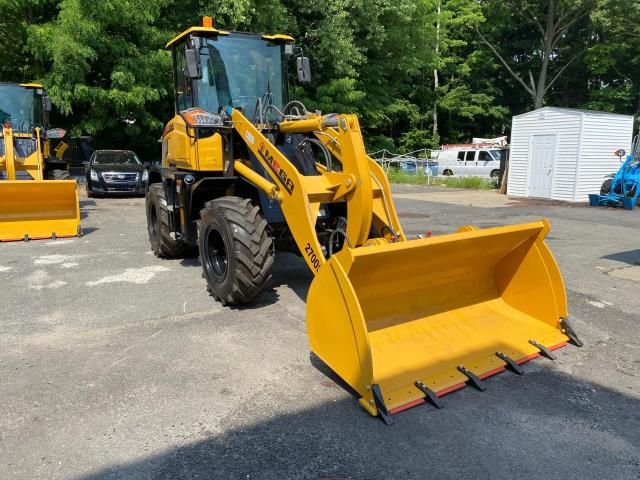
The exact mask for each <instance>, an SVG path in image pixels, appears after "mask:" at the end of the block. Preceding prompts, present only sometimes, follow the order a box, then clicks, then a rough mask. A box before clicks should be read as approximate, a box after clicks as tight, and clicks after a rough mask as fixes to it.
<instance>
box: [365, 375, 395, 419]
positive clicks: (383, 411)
mask: <svg viewBox="0 0 640 480" xmlns="http://www.w3.org/2000/svg"><path fill="white" fill-rule="evenodd" d="M371 393H372V394H373V401H374V402H375V404H376V408H377V409H378V414H379V415H380V418H382V420H383V421H384V423H385V424H387V425H393V424H394V423H395V422H394V420H393V418H391V414H390V413H389V410H388V409H387V406H386V405H385V404H384V398H382V391H380V386H379V385H377V384H375V383H374V384H373V385H371Z"/></svg>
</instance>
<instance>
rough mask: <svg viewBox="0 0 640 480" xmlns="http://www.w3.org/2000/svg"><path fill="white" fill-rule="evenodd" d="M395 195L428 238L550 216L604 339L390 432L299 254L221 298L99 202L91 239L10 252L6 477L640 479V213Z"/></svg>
mask: <svg viewBox="0 0 640 480" xmlns="http://www.w3.org/2000/svg"><path fill="white" fill-rule="evenodd" d="M394 195H395V198H396V206H397V209H398V212H399V214H400V217H401V221H402V224H403V226H404V228H405V231H406V232H407V234H409V235H412V236H414V235H417V234H424V233H425V232H427V231H431V232H432V233H433V234H434V235H437V234H442V233H448V232H452V231H454V230H455V229H456V228H457V227H458V226H460V225H466V224H476V225H478V226H480V227H489V226H495V225H503V224H510V223H520V222H524V221H528V220H533V219H537V218H540V217H547V218H549V219H550V221H551V224H552V229H551V232H550V234H549V236H548V244H549V245H550V247H551V249H552V251H553V252H554V254H555V256H556V258H557V260H558V262H559V264H560V268H561V270H562V272H563V275H564V280H565V283H566V287H567V294H568V299H569V310H570V314H571V318H572V319H573V324H574V327H575V329H576V330H577V332H578V333H579V335H580V337H581V338H582V340H583V341H584V343H585V346H584V347H583V348H576V347H573V346H568V347H566V348H563V349H560V350H558V351H557V360H556V361H554V362H552V361H549V360H546V359H544V358H539V359H536V360H534V361H531V362H529V363H527V364H525V366H524V369H525V371H526V374H525V375H524V376H517V375H514V374H511V373H508V372H507V373H503V374H500V375H497V376H494V377H491V378H490V379H488V380H487V381H486V383H487V386H488V389H487V390H486V391H485V392H479V391H477V390H474V389H472V388H465V389H463V390H460V391H458V392H455V393H453V394H451V395H448V396H446V397H444V399H443V400H444V403H445V408H444V409H442V410H436V409H435V408H432V407H430V406H429V405H421V406H418V407H415V408H412V409H410V410H407V411H405V412H402V413H400V414H398V415H397V416H396V417H395V419H396V423H395V425H393V426H390V427H387V426H385V425H384V424H383V422H381V421H380V420H378V419H375V418H373V417H370V416H369V415H368V414H367V413H366V412H365V411H364V410H362V409H361V408H360V407H359V405H358V402H357V399H355V398H354V397H353V396H351V395H350V394H349V393H348V392H347V391H345V390H344V389H343V388H341V387H340V385H339V384H338V383H337V382H336V381H335V379H334V378H333V375H332V373H331V372H330V371H328V370H327V369H326V367H324V366H323V365H322V364H320V362H319V361H317V359H315V358H314V357H313V356H312V355H310V353H309V347H308V342H307V337H306V333H305V298H306V294H307V290H308V287H309V284H310V282H311V280H312V276H311V274H310V273H309V272H308V271H307V267H306V266H305V264H304V262H303V261H302V260H301V259H300V258H298V257H296V256H294V255H290V254H278V256H277V259H276V264H275V267H274V272H273V279H272V282H271V284H270V286H269V288H268V289H267V291H265V292H264V294H263V295H262V296H261V297H260V298H259V299H258V302H257V303H256V304H255V305H253V306H251V307H245V308H226V307H222V306H220V305H219V304H218V303H216V302H215V301H214V300H213V298H212V297H210V296H209V294H208V293H207V291H206V288H205V283H204V280H203V279H202V278H201V268H200V264H199V261H198V259H197V258H193V257H189V258H185V259H176V260H161V259H157V258H156V257H154V256H153V255H152V254H151V252H150V250H149V244H148V240H147V233H146V225H145V218H144V208H143V205H144V200H143V199H140V198H120V199H87V198H83V199H82V200H81V210H82V223H83V226H84V229H85V232H86V235H85V236H84V237H82V238H76V239H59V240H55V241H54V240H49V241H48V240H43V241H32V242H28V243H24V242H16V243H6V244H1V245H0V303H1V304H2V305H3V307H4V308H3V315H2V316H1V317H0V405H1V407H2V408H0V478H3V479H4V478H6V479H25V480H27V479H35V478H46V479H86V480H89V479H91V480H103V479H120V478H122V479H176V478H207V479H249V478H255V479H274V480H276V479H277V480H283V479H307V478H308V479H333V480H336V479H370V480H373V479H376V480H378V479H424V478H451V479H514V478H518V479H541V478H545V479H556V478H557V479H560V478H562V479H573V478H575V479H591V478H593V479H596V478H597V479H601V478H607V479H638V478H640V414H639V413H638V412H640V376H639V375H638V369H640V326H639V325H640V314H639V313H638V312H640V296H639V295H638V292H639V291H640V241H639V237H638V232H639V231H640V209H639V210H636V211H631V212H630V211H625V210H622V209H617V210H616V209H610V208H590V207H586V206H570V205H551V204H549V203H546V202H538V203H533V202H522V201H517V200H513V199H507V198H506V197H504V196H500V195H498V194H497V193H495V192H486V191H482V192H477V191H464V190H453V191H452V190H440V189H437V188H435V189H433V188H432V189H425V188H422V187H411V186H395V187H394ZM464 288H465V285H464V284H461V285H460V289H461V290H463V289H464Z"/></svg>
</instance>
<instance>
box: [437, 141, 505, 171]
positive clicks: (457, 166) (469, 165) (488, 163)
mask: <svg viewBox="0 0 640 480" xmlns="http://www.w3.org/2000/svg"><path fill="white" fill-rule="evenodd" d="M435 153H436V155H435V157H436V158H435V159H436V161H437V162H438V175H445V176H449V175H455V176H458V177H471V176H474V177H491V178H496V179H497V178H498V177H499V176H500V160H501V159H502V158H503V156H504V155H506V150H504V149H501V148H495V147H494V148H492V147H488V148H477V147H471V146H470V147H460V148H457V147H456V148H447V149H444V150H440V151H438V152H435Z"/></svg>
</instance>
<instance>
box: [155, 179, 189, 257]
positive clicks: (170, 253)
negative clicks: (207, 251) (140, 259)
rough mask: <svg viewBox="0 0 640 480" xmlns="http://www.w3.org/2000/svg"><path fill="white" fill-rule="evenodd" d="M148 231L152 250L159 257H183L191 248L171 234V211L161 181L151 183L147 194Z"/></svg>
mask: <svg viewBox="0 0 640 480" xmlns="http://www.w3.org/2000/svg"><path fill="white" fill-rule="evenodd" d="M145 203H146V207H147V231H148V232H149V243H150V244H151V251H152V252H153V253H154V254H155V256H156V257H159V258H176V257H181V256H183V255H184V254H185V253H187V251H188V250H189V246H188V245H187V244H186V243H184V242H181V241H180V240H174V239H173V238H171V237H170V236H169V232H170V229H169V211H168V210H167V201H166V199H165V197H164V189H163V187H162V184H161V183H153V184H151V185H149V191H148V193H147V195H146V201H145Z"/></svg>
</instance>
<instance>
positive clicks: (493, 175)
mask: <svg viewBox="0 0 640 480" xmlns="http://www.w3.org/2000/svg"><path fill="white" fill-rule="evenodd" d="M499 177H500V170H492V171H491V178H493V179H494V180H498V178H499Z"/></svg>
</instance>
